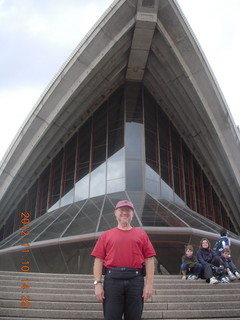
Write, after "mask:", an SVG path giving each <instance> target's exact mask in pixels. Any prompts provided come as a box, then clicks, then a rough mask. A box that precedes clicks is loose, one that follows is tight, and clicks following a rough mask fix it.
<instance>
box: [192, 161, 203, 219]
mask: <svg viewBox="0 0 240 320" xmlns="http://www.w3.org/2000/svg"><path fill="white" fill-rule="evenodd" d="M193 167H194V178H195V188H196V199H197V212H198V213H200V214H202V215H203V216H205V214H206V210H205V199H204V189H203V179H202V170H201V168H200V166H199V165H198V163H197V162H196V161H195V160H194V161H193Z"/></svg>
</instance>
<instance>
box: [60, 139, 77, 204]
mask: <svg viewBox="0 0 240 320" xmlns="http://www.w3.org/2000/svg"><path fill="white" fill-rule="evenodd" d="M76 146H77V135H76V134H75V135H74V136H73V137H72V138H71V139H70V141H69V142H68V143H67V144H66V146H65V148H64V157H63V160H64V161H63V184H62V196H64V195H65V194H67V193H68V192H69V191H70V190H71V189H72V188H73V184H74V173H75V159H76ZM68 198H69V196H68ZM72 201H73V198H72ZM72 201H71V202H72Z"/></svg>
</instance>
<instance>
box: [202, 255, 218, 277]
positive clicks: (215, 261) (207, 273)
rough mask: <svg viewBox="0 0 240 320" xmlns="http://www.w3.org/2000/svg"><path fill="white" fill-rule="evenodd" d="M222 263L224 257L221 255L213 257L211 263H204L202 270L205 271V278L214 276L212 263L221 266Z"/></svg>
mask: <svg viewBox="0 0 240 320" xmlns="http://www.w3.org/2000/svg"><path fill="white" fill-rule="evenodd" d="M221 264H222V259H221V258H220V257H219V256H216V257H214V258H213V259H212V261H211V262H210V263H206V264H204V265H203V266H202V267H203V268H202V272H203V277H204V279H207V280H209V279H210V278H212V277H213V276H214V275H213V270H212V265H213V266H216V267H219V266H220V265H221Z"/></svg>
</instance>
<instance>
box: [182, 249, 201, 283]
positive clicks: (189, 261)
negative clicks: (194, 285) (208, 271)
mask: <svg viewBox="0 0 240 320" xmlns="http://www.w3.org/2000/svg"><path fill="white" fill-rule="evenodd" d="M201 269H202V265H201V264H200V263H199V262H198V259H197V257H196V256H195V255H194V254H193V246H192V245H190V244H189V245H187V246H186V247H185V255H184V256H182V264H181V267H180V270H181V272H182V275H183V276H182V280H187V279H188V280H197V279H198V278H199V277H200V273H201Z"/></svg>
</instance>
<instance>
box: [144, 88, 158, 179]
mask: <svg viewBox="0 0 240 320" xmlns="http://www.w3.org/2000/svg"><path fill="white" fill-rule="evenodd" d="M144 93H145V95H144V122H145V152H146V163H147V164H148V165H149V166H150V167H151V168H152V169H153V170H154V171H156V172H157V173H159V143H158V128H157V110H156V102H155V101H154V100H153V98H152V97H151V96H150V94H149V93H148V92H147V91H146V90H145V92H144Z"/></svg>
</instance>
